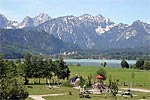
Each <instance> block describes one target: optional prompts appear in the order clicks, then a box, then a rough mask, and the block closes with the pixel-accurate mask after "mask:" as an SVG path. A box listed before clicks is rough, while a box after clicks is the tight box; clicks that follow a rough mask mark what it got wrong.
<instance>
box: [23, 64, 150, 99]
mask: <svg viewBox="0 0 150 100" xmlns="http://www.w3.org/2000/svg"><path fill="white" fill-rule="evenodd" d="M69 68H70V70H71V76H70V77H73V76H74V75H75V74H78V75H82V76H83V77H84V78H87V76H88V75H90V74H91V75H92V76H93V81H94V74H95V73H96V71H97V70H98V69H99V67H94V66H91V67H77V66H70V67H69ZM105 70H106V72H107V79H106V81H105V83H107V84H108V79H109V76H110V75H111V77H112V79H119V88H121V87H122V84H121V83H122V82H126V83H129V82H131V73H133V72H134V73H135V78H134V86H133V87H138V88H146V89H150V71H140V70H136V69H122V68H105ZM65 81H66V80H65ZM32 82H33V79H32V80H31V83H32ZM41 82H42V83H44V82H45V79H41ZM61 82H64V80H61ZM31 86H32V87H33V88H27V89H28V91H29V94H30V95H43V94H59V93H64V94H65V95H64V96H45V97H44V98H45V99H46V100H88V99H87V98H79V95H78V94H79V90H76V89H73V88H72V87H64V86H61V87H60V88H56V89H54V90H52V89H49V88H48V85H31ZM126 87H127V88H128V87H129V86H126ZM69 92H71V93H72V95H69ZM132 93H133V94H136V95H137V96H136V97H133V98H127V100H139V99H142V98H144V97H146V99H147V100H148V99H150V93H141V92H133V91H132ZM98 99H99V100H112V98H111V97H108V98H107V99H105V94H103V95H91V100H98ZM117 99H118V100H122V99H125V98H123V97H121V96H118V97H117ZM26 100H32V99H31V98H27V99H26Z"/></svg>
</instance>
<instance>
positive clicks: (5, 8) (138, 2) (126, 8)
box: [0, 0, 150, 24]
mask: <svg viewBox="0 0 150 100" xmlns="http://www.w3.org/2000/svg"><path fill="white" fill-rule="evenodd" d="M41 12H44V13H47V14H48V15H49V16H51V17H52V18H56V17H59V16H66V15H75V16H80V15H82V14H85V13H88V14H92V15H98V14H101V15H103V16H104V17H107V18H110V20H111V21H114V22H116V23H120V22H123V23H127V24H131V23H132V22H133V21H135V20H137V19H139V20H141V21H144V22H147V23H150V0H0V13H1V14H4V15H5V16H6V17H7V18H8V19H11V20H16V21H19V22H20V21H21V20H23V18H24V17H26V16H30V17H35V16H37V15H38V14H39V13H41Z"/></svg>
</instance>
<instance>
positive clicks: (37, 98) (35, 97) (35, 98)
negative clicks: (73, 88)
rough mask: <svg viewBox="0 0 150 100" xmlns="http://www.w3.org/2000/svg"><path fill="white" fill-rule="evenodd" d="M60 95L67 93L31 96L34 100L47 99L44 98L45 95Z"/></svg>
mask: <svg viewBox="0 0 150 100" xmlns="http://www.w3.org/2000/svg"><path fill="white" fill-rule="evenodd" d="M59 95H65V94H46V95H29V97H30V98H32V99H34V100H45V99H44V98H42V97H43V96H59Z"/></svg>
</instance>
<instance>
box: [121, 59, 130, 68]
mask: <svg viewBox="0 0 150 100" xmlns="http://www.w3.org/2000/svg"><path fill="white" fill-rule="evenodd" d="M121 67H122V68H129V64H128V62H127V61H126V60H125V59H122V61H121Z"/></svg>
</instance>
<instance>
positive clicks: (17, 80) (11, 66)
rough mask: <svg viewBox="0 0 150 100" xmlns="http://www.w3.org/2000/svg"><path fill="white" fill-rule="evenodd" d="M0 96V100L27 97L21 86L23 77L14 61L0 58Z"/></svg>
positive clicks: (16, 99)
mask: <svg viewBox="0 0 150 100" xmlns="http://www.w3.org/2000/svg"><path fill="white" fill-rule="evenodd" d="M0 69H1V70H0V71H1V74H0V96H1V99H2V100H20V99H25V98H27V97H28V92H27V91H26V89H25V87H24V85H23V83H24V82H23V77H22V76H20V74H19V73H18V70H17V65H16V64H15V62H14V61H7V60H3V59H2V58H0Z"/></svg>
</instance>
